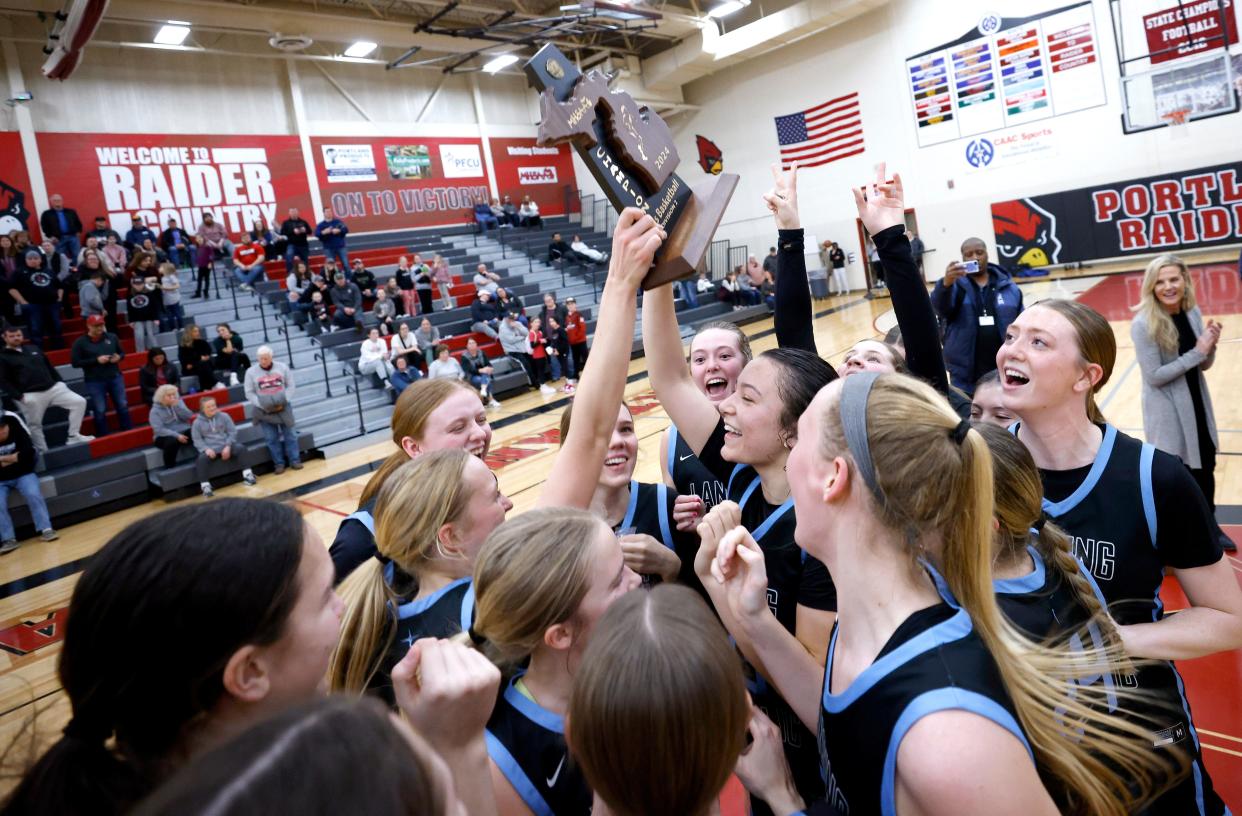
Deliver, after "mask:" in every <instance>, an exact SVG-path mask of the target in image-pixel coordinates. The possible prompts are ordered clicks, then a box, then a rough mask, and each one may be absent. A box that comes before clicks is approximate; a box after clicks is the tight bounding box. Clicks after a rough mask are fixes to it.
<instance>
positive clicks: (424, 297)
mask: <svg viewBox="0 0 1242 816" xmlns="http://www.w3.org/2000/svg"><path fill="white" fill-rule="evenodd" d="M415 261H416V263H415V265H414V292H415V293H416V294H417V295H418V307H419V309H421V310H422V313H423V314H425V315H428V314H431V313H432V311H434V309H435V307H434V306H432V305H431V289H432V285H433V284H434V280H433V279H432V272H431V267H430V266H428V265H427V264H425V263H421V259H419V258H418V256H417V255H416V256H415Z"/></svg>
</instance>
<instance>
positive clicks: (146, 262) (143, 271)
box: [125, 252, 156, 278]
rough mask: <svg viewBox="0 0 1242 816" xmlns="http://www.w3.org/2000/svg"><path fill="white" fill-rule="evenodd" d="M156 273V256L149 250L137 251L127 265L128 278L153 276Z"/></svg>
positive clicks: (126, 273) (126, 274)
mask: <svg viewBox="0 0 1242 816" xmlns="http://www.w3.org/2000/svg"><path fill="white" fill-rule="evenodd" d="M155 275H156V258H155V256H154V255H152V254H151V253H149V252H135V253H134V257H133V258H131V259H130V261H129V266H127V267H125V276H126V277H127V278H135V277H137V278H153V277H155Z"/></svg>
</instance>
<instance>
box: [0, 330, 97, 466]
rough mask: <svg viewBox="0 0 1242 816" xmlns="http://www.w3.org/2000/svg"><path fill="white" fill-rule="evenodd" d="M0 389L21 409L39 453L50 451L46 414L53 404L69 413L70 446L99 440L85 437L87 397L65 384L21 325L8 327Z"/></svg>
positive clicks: (1, 359)
mask: <svg viewBox="0 0 1242 816" xmlns="http://www.w3.org/2000/svg"><path fill="white" fill-rule="evenodd" d="M0 390H3V392H4V395H5V396H6V397H8V398H9V399H11V400H13V401H14V402H16V403H17V404H18V405H19V406H20V407H21V409H22V413H23V414H25V416H26V425H27V428H28V429H29V432H30V439H31V441H32V442H33V443H34V446H35V448H36V449H38V450H39V451H41V452H45V453H46V452H47V440H46V439H45V438H44V436H43V415H44V414H46V413H47V409H48V408H50V407H52V406H53V405H55V406H58V407H60V408H64V409H65V410H66V411H68V412H69V438H68V440H67V441H68V443H69V444H70V445H76V444H78V443H79V442H90V441H91V440H92V439H94V438H95V437H93V436H84V435H83V434H82V418H83V417H84V416H86V398H85V397H83V396H81V395H79V394H75V393H74V392H73V391H71V390H70V389H69V386H67V385H65V383H64V382H63V381H62V380H61V378H60V373H59V372H57V371H56V367H55V366H53V365H52V363H51V361H50V360H48V358H47V355H46V354H44V353H43V352H42V351H40V350H39V349H38V348H36V347H35V346H31V345H27V344H26V342H25V337H24V336H23V334H22V328H21V326H5V327H4V347H3V348H0Z"/></svg>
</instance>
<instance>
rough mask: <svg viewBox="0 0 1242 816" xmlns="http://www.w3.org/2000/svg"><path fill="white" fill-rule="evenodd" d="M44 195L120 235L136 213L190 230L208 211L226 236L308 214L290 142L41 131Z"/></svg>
mask: <svg viewBox="0 0 1242 816" xmlns="http://www.w3.org/2000/svg"><path fill="white" fill-rule="evenodd" d="M37 138H38V141H39V153H40V155H41V157H42V160H43V168H44V178H45V180H46V182H47V190H48V195H49V196H51V195H55V194H57V193H59V194H60V195H61V196H63V197H64V199H65V206H66V207H71V208H73V209H75V210H77V212H78V215H79V216H80V217H81V219H82V223H83V224H84V225H87V226H88V228H89V225H90V224H91V223H92V219H94V218H95V217H96V216H100V215H102V216H104V217H106V218H107V219H108V222H109V226H111V228H112V229H114V230H116V231H117V232H119V233H121V234H122V235H124V234H125V232H126V231H127V230H129V229H130V228H131V227H132V226H133V224H132V223H131V221H130V219H131V217H132V216H133V214H134V213H137V214H139V215H140V216H142V217H143V219H144V220H145V221H146V224H147V226H149V227H150V228H151V229H153V230H157V231H158V230H160V229H163V228H164V227H165V226H167V224H168V219H169V218H175V219H177V223H178V224H179V225H180V226H182V227H184V228H185V229H187V230H190V231H191V232H193V231H194V230H197V229H198V225H199V223H200V222H201V221H202V216H203V211H204V210H210V211H211V213H212V215H213V216H214V217H215V219H216V220H217V221H219V222H220V223H221V224H223V225H224V227H225V229H227V230H228V231H229V233H230V234H231V235H235V234H236V233H238V232H241V231H242V230H243V229H249V228H250V227H251V225H253V224H254V222H255V221H257V220H258V219H259V218H264V219H266V220H267V223H268V225H269V226H276V225H279V224H280V222H281V221H282V220H283V219H284V217H285V212H286V211H287V210H288V209H289V208H290V207H297V208H299V209H300V210H301V211H302V216H303V217H304V218H305V217H308V216H309V215H310V213H311V200H310V194H309V185H308V183H307V179H306V168H305V165H304V164H303V163H302V151H301V148H300V146H299V144H298V140H297V138H296V137H294V136H205V135H199V136H196V135H177V134H168V135H155V134H140V133H134V134H117V133H40V134H38V136H37Z"/></svg>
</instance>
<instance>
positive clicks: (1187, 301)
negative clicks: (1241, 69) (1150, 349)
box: [1134, 254, 1196, 354]
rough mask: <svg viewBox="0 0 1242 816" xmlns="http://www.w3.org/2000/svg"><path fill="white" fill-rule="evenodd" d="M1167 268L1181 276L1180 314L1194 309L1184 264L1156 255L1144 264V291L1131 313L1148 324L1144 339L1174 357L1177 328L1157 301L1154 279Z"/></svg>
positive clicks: (1180, 260) (1175, 259)
mask: <svg viewBox="0 0 1242 816" xmlns="http://www.w3.org/2000/svg"><path fill="white" fill-rule="evenodd" d="M1166 266H1176V267H1177V268H1178V269H1179V270H1180V271H1181V273H1182V283H1183V284H1184V285H1183V286H1182V302H1181V303H1180V304H1178V306H1179V307H1180V308H1181V311H1183V312H1189V311H1190V310H1191V309H1193V308H1195V305H1196V301H1195V284H1194V281H1192V280H1191V279H1190V270H1189V269H1188V268H1187V267H1186V262H1185V261H1183V260H1182V259H1181V258H1179V257H1177V256H1176V255H1171V254H1166V255H1157V256H1156V257H1155V258H1153V259H1152V261H1151V263H1149V264H1147V270H1146V271H1145V272H1144V273H1143V288H1142V290H1141V292H1140V295H1139V303H1138V305H1137V306H1135V307H1134V311H1136V312H1138V313H1139V315H1140V316H1141V317H1142V318H1143V320H1145V321H1146V322H1147V335H1148V336H1149V337H1150V338H1151V339H1152V341H1153V342H1155V344H1156V345H1157V346H1159V347H1160V348H1161V350H1163V351H1165V352H1167V353H1170V354H1175V353H1177V326H1175V325H1173V318H1172V317H1170V316H1169V313H1168V312H1167V311H1165V308H1164V304H1162V303H1161V302H1160V300H1159V299H1158V298H1157V297H1156V279H1157V278H1159V277H1160V270H1161V269H1164V268H1165V267H1166Z"/></svg>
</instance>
